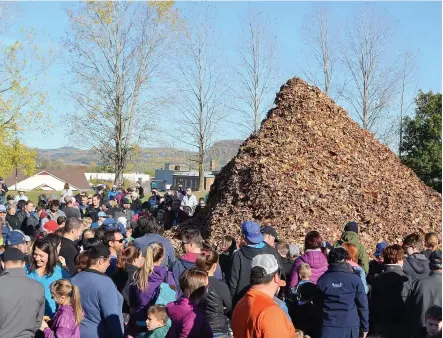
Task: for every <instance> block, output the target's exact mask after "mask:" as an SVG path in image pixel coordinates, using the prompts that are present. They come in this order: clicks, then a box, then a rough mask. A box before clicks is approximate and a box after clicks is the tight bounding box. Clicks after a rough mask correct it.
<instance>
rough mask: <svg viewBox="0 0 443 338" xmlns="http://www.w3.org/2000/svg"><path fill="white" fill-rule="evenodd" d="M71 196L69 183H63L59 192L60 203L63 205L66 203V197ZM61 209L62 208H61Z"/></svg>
mask: <svg viewBox="0 0 443 338" xmlns="http://www.w3.org/2000/svg"><path fill="white" fill-rule="evenodd" d="M68 196H69V197H72V190H71V189H70V188H69V183H65V186H64V187H63V190H62V191H61V193H60V204H63V207H64V206H65V205H66V200H65V198H66V197H68ZM62 209H63V208H62Z"/></svg>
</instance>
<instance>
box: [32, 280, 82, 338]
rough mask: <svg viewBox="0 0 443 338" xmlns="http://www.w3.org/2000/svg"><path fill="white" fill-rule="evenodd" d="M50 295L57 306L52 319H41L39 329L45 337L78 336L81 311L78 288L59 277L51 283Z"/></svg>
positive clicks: (75, 337)
mask: <svg viewBox="0 0 443 338" xmlns="http://www.w3.org/2000/svg"><path fill="white" fill-rule="evenodd" d="M51 295H52V298H53V299H54V300H55V302H56V303H57V304H58V305H59V307H58V310H57V312H56V314H55V315H54V318H52V320H50V321H48V323H46V321H45V320H43V321H42V324H41V327H40V330H41V331H43V333H44V335H45V338H51V337H59V338H63V337H72V338H80V323H81V321H82V320H83V311H82V305H81V303H80V291H79V290H78V288H77V287H76V286H75V285H73V284H71V282H69V281H68V280H67V279H59V280H56V281H55V282H53V283H52V284H51Z"/></svg>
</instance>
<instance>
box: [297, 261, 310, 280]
mask: <svg viewBox="0 0 443 338" xmlns="http://www.w3.org/2000/svg"><path fill="white" fill-rule="evenodd" d="M298 275H299V276H300V279H305V278H311V275H312V270H311V267H310V266H309V264H306V263H302V264H301V265H300V266H299V267H298Z"/></svg>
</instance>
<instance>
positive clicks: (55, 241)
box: [46, 232, 62, 251]
mask: <svg viewBox="0 0 443 338" xmlns="http://www.w3.org/2000/svg"><path fill="white" fill-rule="evenodd" d="M46 239H47V240H48V241H49V243H50V244H51V245H52V247H53V248H54V250H56V251H57V247H58V246H59V245H60V243H61V242H62V239H61V237H60V236H59V235H58V234H57V233H55V232H53V233H52V234H48V235H47V236H46Z"/></svg>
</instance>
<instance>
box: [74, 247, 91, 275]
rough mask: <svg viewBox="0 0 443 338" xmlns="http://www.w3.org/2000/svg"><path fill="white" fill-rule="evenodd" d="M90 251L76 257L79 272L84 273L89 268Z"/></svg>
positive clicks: (76, 266)
mask: <svg viewBox="0 0 443 338" xmlns="http://www.w3.org/2000/svg"><path fill="white" fill-rule="evenodd" d="M88 262H89V256H88V251H82V252H80V253H79V254H78V255H77V256H76V257H75V268H76V269H77V271H79V272H80V271H83V270H85V269H86V268H87V267H88Z"/></svg>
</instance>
